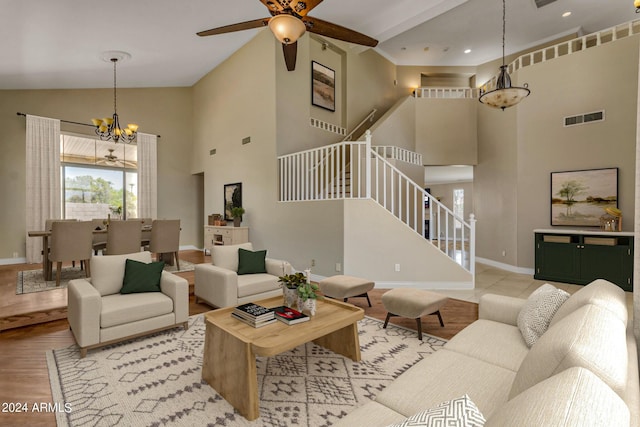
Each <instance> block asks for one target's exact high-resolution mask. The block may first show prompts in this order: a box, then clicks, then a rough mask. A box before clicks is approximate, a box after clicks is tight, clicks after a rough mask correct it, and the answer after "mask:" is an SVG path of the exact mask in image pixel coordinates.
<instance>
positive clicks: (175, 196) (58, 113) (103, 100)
mask: <svg viewBox="0 0 640 427" xmlns="http://www.w3.org/2000/svg"><path fill="white" fill-rule="evenodd" d="M17 111H20V112H23V113H28V114H33V115H39V116H45V117H52V118H58V119H63V120H70V121H77V122H82V123H90V120H91V118H92V116H104V115H110V114H112V113H113V90H112V89H75V90H3V91H0V127H1V128H2V129H3V133H2V136H0V148H1V150H2V155H0V171H1V172H0V174H1V177H2V179H1V180H0V200H2V203H3V209H2V212H1V213H0V233H1V235H2V236H3V237H2V239H0V259H6V258H11V257H12V255H13V252H17V253H18V256H19V257H24V256H25V239H26V237H25V236H26V231H27V230H26V229H25V227H26V223H25V203H26V202H25V182H26V177H25V128H26V126H25V118H24V117H20V116H17V115H16V112H17ZM118 113H119V115H120V116H121V117H122V119H123V120H125V121H127V120H128V121H135V122H136V123H138V124H139V125H140V131H141V132H147V133H156V134H159V135H161V138H160V139H159V140H158V217H159V218H180V219H181V220H182V232H181V236H180V244H181V245H195V246H200V245H201V244H202V237H201V233H199V232H198V230H197V227H196V224H197V223H198V222H199V221H200V220H199V219H198V218H199V217H200V216H201V214H200V212H197V211H194V210H193V209H191V206H192V205H194V204H196V203H197V199H198V189H197V187H198V180H197V177H193V176H192V175H191V174H190V171H189V167H190V161H191V158H190V151H191V139H192V133H191V123H192V110H191V90H190V89H189V88H150V89H118ZM62 130H63V131H64V130H67V131H73V132H82V133H91V132H93V131H92V129H91V128H89V127H84V126H74V125H66V124H64V123H63V124H62Z"/></svg>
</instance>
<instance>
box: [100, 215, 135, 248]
mask: <svg viewBox="0 0 640 427" xmlns="http://www.w3.org/2000/svg"><path fill="white" fill-rule="evenodd" d="M141 241H142V221H141V220H129V221H111V222H110V223H109V227H108V228H107V248H106V250H105V251H103V253H104V254H105V255H121V254H131V253H134V252H140V249H141V246H142V244H141Z"/></svg>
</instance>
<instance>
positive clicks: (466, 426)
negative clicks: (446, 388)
mask: <svg viewBox="0 0 640 427" xmlns="http://www.w3.org/2000/svg"><path fill="white" fill-rule="evenodd" d="M484 423H485V419H484V416H483V415H482V413H481V412H480V410H479V409H478V407H477V406H476V405H475V403H473V401H472V400H471V399H469V396H467V395H466V394H465V395H464V396H462V397H459V398H457V399H452V400H448V401H446V402H442V403H441V404H439V405H437V406H435V407H434V408H430V409H425V410H424V411H420V412H418V413H417V414H413V415H412V416H410V417H409V418H407V419H406V420H405V421H403V422H401V423H397V424H393V425H390V426H389V427H418V426H420V427H440V426H447V427H482V426H483V425H484Z"/></svg>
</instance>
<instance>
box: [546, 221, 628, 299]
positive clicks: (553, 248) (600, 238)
mask: <svg viewBox="0 0 640 427" xmlns="http://www.w3.org/2000/svg"><path fill="white" fill-rule="evenodd" d="M534 233H535V273H534V278H535V279H539V280H550V281H554V282H565V283H574V284H577V285H586V284H588V283H591V282H592V281H593V280H595V279H607V280H609V281H610V282H612V283H615V284H616V285H618V286H620V287H621V288H622V289H624V290H625V291H629V292H631V291H632V290H633V233H626V232H618V233H611V232H609V233H607V232H600V233H598V232H593V231H582V230H567V231H558V230H534Z"/></svg>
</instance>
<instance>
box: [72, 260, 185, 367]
mask: <svg viewBox="0 0 640 427" xmlns="http://www.w3.org/2000/svg"><path fill="white" fill-rule="evenodd" d="M127 259H133V260H135V261H140V262H144V263H150V262H151V261H152V260H151V253H150V252H136V253H133V254H125V255H104V256H94V257H92V258H91V278H89V279H76V280H71V281H69V289H68V294H67V299H68V312H67V318H68V320H69V325H70V326H71V331H72V332H73V336H74V337H75V339H76V342H77V343H78V346H79V347H80V356H81V357H85V356H86V354H87V350H89V349H92V348H97V347H101V346H105V345H108V344H111V343H114V342H117V341H122V340H125V339H129V338H134V337H137V336H141V335H146V334H149V333H152V332H157V331H160V330H163V329H169V328H173V327H176V326H183V327H184V328H185V329H187V327H188V322H187V320H188V318H189V282H187V280H185V279H183V278H182V277H179V276H176V275H174V274H171V273H168V272H166V271H163V272H162V276H161V279H160V288H161V291H162V292H144V293H133V294H124V295H123V294H120V289H121V288H122V282H123V280H124V272H125V262H126V260H127Z"/></svg>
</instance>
